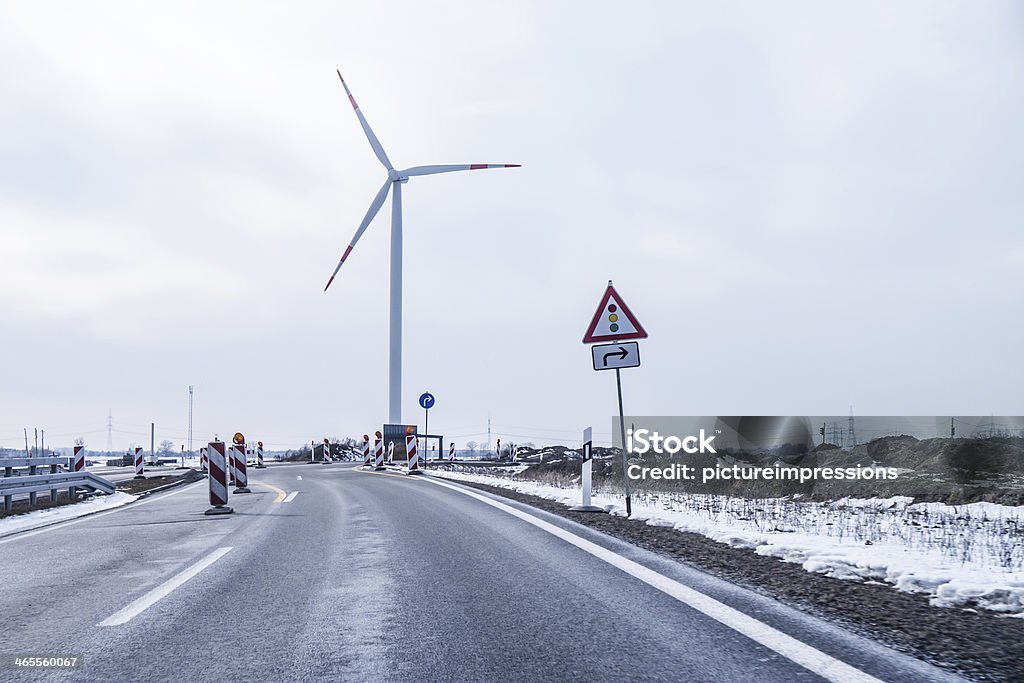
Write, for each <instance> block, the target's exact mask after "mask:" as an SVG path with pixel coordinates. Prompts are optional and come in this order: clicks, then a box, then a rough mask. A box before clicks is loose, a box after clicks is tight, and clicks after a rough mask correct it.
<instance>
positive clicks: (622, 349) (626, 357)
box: [590, 342, 640, 370]
mask: <svg viewBox="0 0 1024 683" xmlns="http://www.w3.org/2000/svg"><path fill="white" fill-rule="evenodd" d="M590 351H591V353H592V354H593V355H594V369H595V370H614V369H615V368H636V367H639V366H640V345H639V344H637V343H636V342H622V343H621V344H601V345H600V346H592V347H591V348H590Z"/></svg>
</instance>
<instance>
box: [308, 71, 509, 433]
mask: <svg viewBox="0 0 1024 683" xmlns="http://www.w3.org/2000/svg"><path fill="white" fill-rule="evenodd" d="M338 78H340V79H341V85H342V87H344V88H345V94H346V95H348V101H349V102H351V103H352V108H353V109H354V110H355V112H356V118H358V119H359V125H361V126H362V127H363V132H364V133H366V139H367V140H369V141H370V147H371V148H372V149H373V153H374V154H376V155H377V158H378V159H379V160H380V163H381V164H383V165H384V168H385V169H387V172H388V178H387V180H385V181H384V184H383V185H382V186H381V188H380V190H378V192H377V196H375V197H374V198H373V201H372V202H370V208H369V209H367V210H366V215H365V216H363V220H362V222H361V223H360V224H359V227H358V228H357V229H356V234H355V236H354V237H353V238H352V241H351V242H349V244H348V247H347V248H346V249H345V253H343V254H342V255H341V260H339V261H338V265H337V266H335V268H334V272H333V273H331V278H330V279H329V280H328V281H327V286H326V287H324V291H325V292H326V291H327V288H328V287H330V286H331V283H332V282H334V276H335V275H337V274H338V270H340V269H341V264H343V263H344V262H345V259H347V258H348V255H349V254H351V253H352V249H353V247H355V246H356V242H358V241H359V238H360V237H362V236H363V233H364V232H366V228H367V226H369V225H370V223H371V222H372V221H373V218H374V216H376V215H377V212H378V211H380V207H382V206H383V205H384V200H385V199H387V197H388V192H389V191H390V192H391V193H392V196H391V321H390V324H389V326H388V335H389V340H388V341H389V347H388V348H389V352H388V422H390V423H391V424H401V423H402V185H403V184H404V183H407V182H409V178H411V177H413V176H421V175H434V174H435V173H450V172H452V171H478V170H482V169H485V168H519V167H520V164H442V165H433V166H412V167H410V168H406V169H402V170H397V169H395V167H394V165H392V163H391V160H390V159H388V155H387V154H386V153H385V152H384V148H383V147H382V146H381V144H380V140H378V139H377V136H376V135H374V134H373V129H372V128H370V124H369V123H367V122H366V117H365V116H363V112H362V111H360V110H359V105H358V104H356V99H355V98H354V97H352V91H350V90H349V89H348V84H347V83H346V82H345V79H344V78H342V76H341V71H340V70H339V71H338Z"/></svg>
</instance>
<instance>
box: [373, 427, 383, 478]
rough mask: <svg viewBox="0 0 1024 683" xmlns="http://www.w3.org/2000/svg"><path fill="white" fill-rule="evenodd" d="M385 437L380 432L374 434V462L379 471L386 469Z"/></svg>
mask: <svg viewBox="0 0 1024 683" xmlns="http://www.w3.org/2000/svg"><path fill="white" fill-rule="evenodd" d="M383 438H384V436H383V435H382V434H381V433H380V432H374V434H373V462H374V468H375V469H378V470H382V469H384V442H383V441H382V439H383Z"/></svg>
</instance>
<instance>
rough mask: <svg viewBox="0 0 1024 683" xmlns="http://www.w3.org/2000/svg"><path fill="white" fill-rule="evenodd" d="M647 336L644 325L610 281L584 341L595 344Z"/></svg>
mask: <svg viewBox="0 0 1024 683" xmlns="http://www.w3.org/2000/svg"><path fill="white" fill-rule="evenodd" d="M646 338H647V332H646V331H645V330H644V327H643V325H641V324H640V321H639V320H637V319H636V316H635V315H633V312H632V311H630V310H629V306H627V305H626V302H625V301H623V300H622V297H621V296H619V293H618V292H616V291H615V288H614V287H612V283H611V281H609V282H608V289H606V290H605V291H604V296H602V297H601V303H600V305H598V307H597V312H596V313H594V319H593V320H591V321H590V327H588V328H587V333H586V334H585V335H584V336H583V343H584V344H594V343H596V342H605V341H619V340H622V339H646Z"/></svg>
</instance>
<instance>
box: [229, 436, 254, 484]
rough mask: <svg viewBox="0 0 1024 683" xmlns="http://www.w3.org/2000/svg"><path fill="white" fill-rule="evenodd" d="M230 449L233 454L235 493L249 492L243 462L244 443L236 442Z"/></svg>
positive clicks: (247, 474)
mask: <svg viewBox="0 0 1024 683" xmlns="http://www.w3.org/2000/svg"><path fill="white" fill-rule="evenodd" d="M231 450H232V451H234V454H235V493H251V492H250V491H249V473H248V471H247V470H246V464H245V452H246V451H245V444H244V443H236V444H234V445H233V446H232V449H231Z"/></svg>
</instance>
